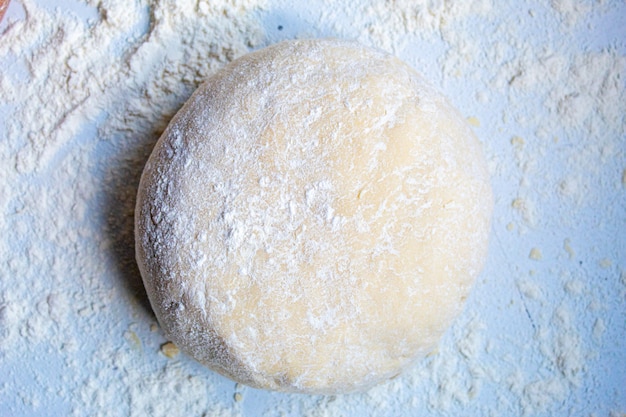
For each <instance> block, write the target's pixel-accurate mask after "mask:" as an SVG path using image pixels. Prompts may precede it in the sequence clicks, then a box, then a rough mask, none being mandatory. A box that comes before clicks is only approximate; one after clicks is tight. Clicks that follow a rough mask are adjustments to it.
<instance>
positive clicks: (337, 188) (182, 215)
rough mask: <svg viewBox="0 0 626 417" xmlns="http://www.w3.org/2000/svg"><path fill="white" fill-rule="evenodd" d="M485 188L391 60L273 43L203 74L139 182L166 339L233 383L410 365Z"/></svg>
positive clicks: (327, 43)
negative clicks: (200, 81) (207, 75)
mask: <svg viewBox="0 0 626 417" xmlns="http://www.w3.org/2000/svg"><path fill="white" fill-rule="evenodd" d="M491 210H492V197H491V189H490V186H489V179H488V174H487V170H486V167H485V162H484V159H483V156H482V153H481V148H480V145H479V143H478V141H477V140H476V138H475V137H474V135H473V134H472V132H471V131H470V129H469V127H468V126H467V124H466V123H465V121H464V120H463V118H462V117H461V116H460V115H459V114H458V113H457V112H456V111H455V110H454V109H453V108H452V107H451V106H450V105H449V104H448V102H447V101H446V100H445V99H444V98H443V97H442V96H441V95H440V94H439V93H437V92H436V91H434V90H433V88H432V87H431V86H430V85H429V84H428V83H426V82H425V80H424V79H423V78H422V77H421V76H419V75H418V74H417V73H416V72H415V71H414V70H413V69H411V68H410V67H409V66H407V65H406V64H404V63H402V62H401V61H399V60H398V59H397V58H394V57H393V56H390V55H387V54H384V53H382V52H378V51H375V50H371V49H368V48H365V47H362V46H360V45H358V44H356V43H353V42H347V41H339V40H300V41H289V42H283V43H280V44H277V45H274V46H271V47H268V48H265V49H262V50H260V51H257V52H254V53H251V54H248V55H245V56H244V57H242V58H239V59H237V60H235V61H233V62H232V63H231V64H229V65H227V66H226V67H225V68H223V69H222V70H221V71H219V72H218V73H217V74H215V75H214V76H212V77H211V78H210V79H208V80H207V81H206V82H205V83H204V84H203V85H202V86H201V87H200V88H198V90H197V91H196V92H195V93H194V94H193V95H192V97H191V98H190V99H189V100H188V102H187V103H186V104H185V106H184V107H183V108H182V109H181V110H180V111H179V112H178V114H177V115H176V116H175V117H174V119H173V120H172V122H171V123H170V125H169V126H168V128H167V130H166V131H165V132H164V133H163V135H162V137H161V138H160V140H159V142H158V143H157V145H156V147H155V149H154V151H153V153H152V155H151V157H150V159H149V161H148V163H147V165H146V167H145V170H144V173H143V176H142V179H141V184H140V188H139V194H138V199H137V207H136V213H135V233H136V251H137V261H138V264H139V267H140V270H141V274H142V277H143V280H144V284H145V287H146V290H147V293H148V296H149V298H150V302H151V304H152V307H153V309H154V312H155V313H156V316H157V318H158V320H159V322H160V324H161V325H162V327H163V329H164V331H165V333H166V335H167V336H168V337H169V338H171V340H172V341H173V342H174V343H176V344H177V345H178V346H179V347H181V348H182V349H183V350H184V351H186V352H187V353H188V354H190V355H191V356H193V357H194V358H196V359H197V360H199V361H200V362H202V363H204V364H206V365H207V366H209V367H210V368H212V369H214V370H216V371H218V372H220V373H222V374H224V375H226V376H229V377H231V378H233V379H235V380H237V381H239V382H243V383H245V384H248V385H251V386H255V387H261V388H268V389H275V390H282V391H296V392H307V393H338V392H349V391H354V390H360V389H365V388H368V387H370V386H372V385H373V384H375V383H377V382H380V381H382V380H385V379H387V378H390V377H393V376H395V375H397V374H398V373H400V372H401V370H402V369H403V368H405V367H406V366H407V365H409V364H410V363H412V362H414V361H415V360H416V359H417V358H420V357H422V356H423V355H425V354H426V353H428V352H429V351H430V350H431V349H432V348H433V347H434V345H435V344H436V342H437V341H438V339H439V338H440V337H441V335H442V334H443V332H445V330H446V328H447V327H448V326H449V325H450V323H451V322H452V320H453V319H454V317H455V316H456V315H457V314H458V313H459V312H460V310H461V309H462V306H463V301H464V299H465V298H466V296H467V294H468V291H469V289H470V287H471V284H472V283H473V281H474V279H475V277H476V276H477V274H478V273H479V271H480V269H481V267H482V264H483V261H484V258H485V255H486V249H487V240H488V234H489V222H490V216H491Z"/></svg>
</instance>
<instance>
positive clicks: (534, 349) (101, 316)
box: [0, 0, 626, 417]
mask: <svg viewBox="0 0 626 417" xmlns="http://www.w3.org/2000/svg"><path fill="white" fill-rule="evenodd" d="M23 8H25V9H26V11H24V10H23ZM625 16H626V10H625V5H624V3H623V2H621V1H603V2H594V1H587V0H584V1H580V2H570V1H552V2H543V3H541V4H539V3H537V2H534V1H516V2H512V1H511V2H494V1H491V0H471V1H468V2H462V3H461V2H453V1H448V2H430V1H428V2H427V1H420V0H417V1H395V2H383V1H371V0H355V1H353V2H348V3H342V4H338V2H330V1H323V2H292V1H290V2H287V1H278V0H271V1H270V0H267V1H256V0H237V1H231V0H228V1H226V0H224V1H222V0H215V1H208V0H161V1H159V2H152V1H143V0H140V1H131V2H129V1H121V0H99V1H92V0H85V1H71V2H69V1H64V0H58V1H55V2H52V3H51V2H49V1H44V0H37V1H34V0H12V1H11V5H10V7H9V9H8V11H7V15H6V16H5V18H4V20H3V21H2V23H1V24H0V31H2V35H1V40H2V42H0V66H1V67H2V70H3V71H1V72H0V90H1V92H2V95H1V97H2V100H0V155H1V156H2V161H5V163H3V164H0V209H1V210H2V215H0V230H1V231H2V238H0V264H1V267H0V368H1V369H0V370H1V371H2V372H1V373H2V381H0V406H1V407H0V409H2V411H5V410H8V411H7V412H5V414H6V413H8V414H10V415H13V416H22V415H23V416H33V415H35V416H36V415H42V416H48V415H76V416H84V415H93V416H98V415H102V416H110V415H120V416H127V415H131V416H142V415H151V416H170V417H171V416H176V415H185V416H186V415H202V414H204V415H207V416H257V415H262V416H277V415H279V416H282V415H285V416H290V415H291V416H300V415H308V416H320V415H326V416H350V415H379V416H386V415H389V414H395V415H403V414H404V415H408V416H413V415H434V416H442V415H443V416H445V415H488V416H501V415H539V416H570V415H587V414H594V415H597V416H603V415H609V416H616V415H617V416H619V415H620V414H623V413H624V412H625V410H626V404H625V403H624V398H626V392H625V391H624V383H623V381H624V380H626V375H625V374H624V372H625V370H624V367H623V364H624V363H625V362H626V346H625V345H624V343H625V341H626V337H624V335H625V334H626V328H625V325H626V324H625V323H624V320H623V317H624V316H625V315H626V311H625V310H624V309H625V308H626V307H625V306H626V304H625V303H624V297H625V296H626V274H625V273H624V265H625V262H626V261H625V259H626V254H625V252H624V250H625V247H626V245H624V237H623V234H620V233H619V231H621V230H625V229H626V224H625V221H626V220H625V219H626V216H625V215H624V213H625V212H626V207H625V204H626V202H625V199H624V193H625V192H626V191H625V190H626V188H625V185H624V184H625V183H626V182H625V181H624V178H625V174H624V172H625V171H626V159H625V153H626V151H625V150H624V144H625V143H626V140H625V136H624V135H625V133H624V129H625V125H624V116H623V115H624V114H626V108H625V107H624V106H626V95H625V90H626V89H625V88H624V80H625V79H626V62H625V56H626V46H625V45H624V39H626V33H624V30H625V29H626V27H625V26H624V24H623V22H624V20H625V19H626V18H625ZM312 36H313V37H328V36H335V37H340V38H349V39H358V40H359V41H360V42H362V43H364V44H365V45H370V46H374V47H377V48H381V49H383V50H387V51H390V52H393V53H394V54H396V55H397V56H399V57H400V58H401V59H402V60H403V61H405V62H407V63H409V65H410V66H412V67H414V68H417V69H419V71H420V72H422V73H424V75H425V76H426V78H427V79H429V80H431V81H432V82H433V83H434V84H435V86H436V87H437V88H438V89H441V90H443V92H444V93H445V95H446V96H448V97H449V98H450V99H451V100H452V102H453V104H454V105H455V107H457V108H458V109H459V110H460V111H461V113H462V114H463V115H464V116H466V117H468V118H470V117H471V118H472V119H471V120H472V126H473V130H474V131H475V133H476V134H477V136H478V138H479V139H480V141H481V142H482V143H483V145H484V148H485V150H486V155H487V160H488V164H489V168H490V174H491V177H492V182H493V187H494V195H495V197H496V200H495V211H494V222H493V227H492V230H493V234H492V236H493V239H492V241H491V247H490V250H489V258H488V260H487V264H486V267H485V271H484V273H483V274H482V275H481V277H480V278H479V279H478V281H477V282H476V286H475V290H474V291H473V292H472V293H471V295H470V297H469V299H468V302H467V305H466V310H465V312H464V313H463V314H462V315H461V316H459V320H458V322H456V323H455V325H454V326H453V328H452V329H451V330H450V331H449V332H447V333H446V334H445V336H444V339H443V341H442V344H441V345H440V347H439V349H438V350H437V351H436V352H434V353H433V354H432V355H430V356H429V357H427V358H426V360H425V361H423V362H421V363H420V364H418V365H416V366H415V367H413V368H411V370H410V371H409V372H408V373H407V374H405V375H404V376H402V377H399V378H396V379H394V380H393V381H391V382H390V383H387V384H384V385H382V386H380V387H376V388H374V389H372V390H370V391H368V392H367V393H365V394H360V395H347V396H329V397H320V396H301V395H288V394H279V393H273V394H268V393H266V392H264V391H259V390H254V389H246V388H244V387H242V386H237V385H235V384H233V383H232V382H231V381H229V380H227V379H225V378H222V377H220V376H218V375H217V374H216V373H213V372H207V371H206V368H204V367H203V366H201V365H198V364H196V363H195V362H194V361H192V360H191V359H189V358H187V357H186V356H185V355H183V354H179V355H177V356H175V357H174V358H169V357H168V356H166V355H165V354H164V353H162V352H163V350H162V349H163V348H162V345H164V344H166V342H167V340H166V338H165V337H164V335H163V333H162V331H161V330H160V328H159V327H158V326H157V325H156V320H155V319H154V317H153V316H152V315H151V313H150V307H149V305H147V300H146V298H145V294H143V285H142V284H141V281H140V279H139V271H138V270H137V267H136V263H135V261H134V247H133V241H134V237H133V233H132V232H133V210H134V203H135V196H136V192H137V186H138V183H139V176H140V174H141V170H142V169H143V166H144V165H145V162H146V160H147V158H148V155H149V152H150V150H151V149H152V148H153V146H154V144H155V142H156V140H157V138H158V137H159V135H160V134H161V132H162V130H163V129H164V128H165V126H166V125H167V123H168V122H169V121H170V119H171V117H172V116H173V114H174V113H175V112H176V111H177V110H178V109H179V108H180V106H181V105H182V104H183V103H184V102H185V100H187V98H188V97H189V95H190V94H191V92H192V91H193V90H194V89H195V88H196V87H197V86H198V85H199V83H200V82H201V80H203V79H204V78H206V77H207V76H208V75H210V74H212V73H214V72H215V71H216V70H217V69H218V68H220V67H222V66H223V65H224V64H225V63H227V62H229V61H230V60H232V59H233V58H235V57H238V56H241V55H242V54H244V53H246V52H248V51H250V50H254V49H258V48H260V47H262V46H265V45H268V44H271V43H274V42H277V41H280V40H283V39H292V38H295V37H312ZM533 249H536V251H534V253H535V254H541V256H534V257H533V258H535V259H533V258H531V257H530V254H531V251H532V250H533ZM536 258H539V259H536Z"/></svg>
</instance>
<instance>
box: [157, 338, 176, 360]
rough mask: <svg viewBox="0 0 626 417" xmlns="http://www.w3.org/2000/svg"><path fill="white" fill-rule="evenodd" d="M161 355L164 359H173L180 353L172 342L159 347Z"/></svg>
mask: <svg viewBox="0 0 626 417" xmlns="http://www.w3.org/2000/svg"><path fill="white" fill-rule="evenodd" d="M161 353H162V354H164V355H165V356H166V357H168V358H170V359H173V358H175V357H176V356H178V354H179V353H180V350H179V349H178V346H176V345H175V344H174V343H172V342H166V343H163V344H162V345H161Z"/></svg>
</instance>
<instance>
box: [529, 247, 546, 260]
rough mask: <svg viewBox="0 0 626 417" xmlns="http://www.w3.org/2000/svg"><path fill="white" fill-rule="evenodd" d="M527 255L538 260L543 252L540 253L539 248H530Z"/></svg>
mask: <svg viewBox="0 0 626 417" xmlns="http://www.w3.org/2000/svg"><path fill="white" fill-rule="evenodd" d="M528 257H529V258H530V259H532V260H533V261H540V260H542V259H543V254H542V253H541V251H540V250H539V249H537V248H532V249H531V250H530V254H529V255H528Z"/></svg>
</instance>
